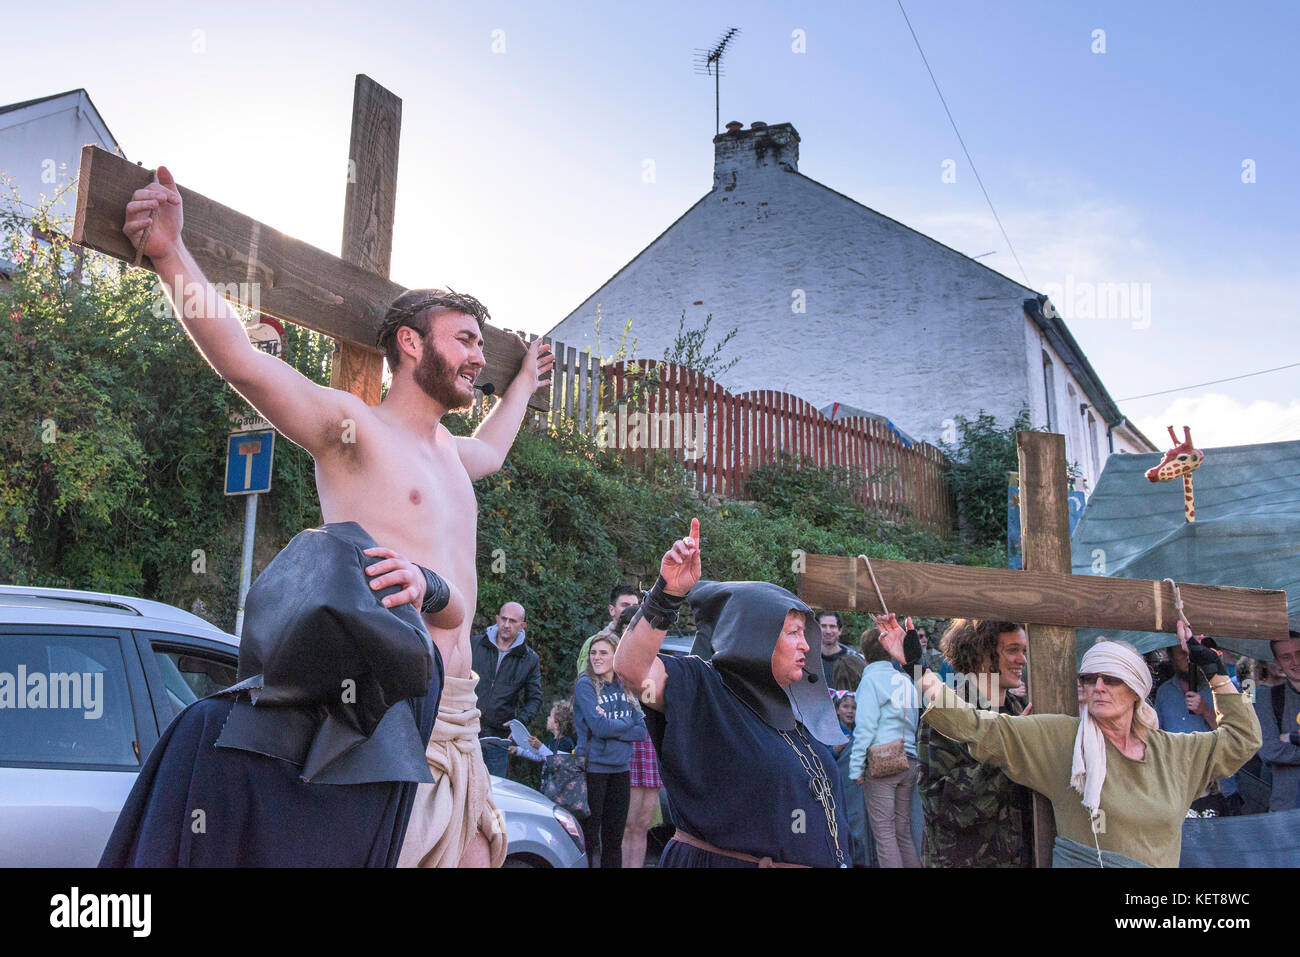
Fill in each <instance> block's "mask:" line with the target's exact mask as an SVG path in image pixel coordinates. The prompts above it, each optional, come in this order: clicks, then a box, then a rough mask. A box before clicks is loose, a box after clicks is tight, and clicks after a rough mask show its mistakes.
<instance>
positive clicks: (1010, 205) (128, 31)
mask: <svg viewBox="0 0 1300 957" xmlns="http://www.w3.org/2000/svg"><path fill="white" fill-rule="evenodd" d="M904 4H905V7H906V9H907V12H908V14H909V16H910V17H911V21H912V25H913V27H914V28H915V30H916V32H917V34H918V36H919V37H920V41H921V44H922V46H923V48H924V50H925V53H926V55H927V57H928V58H929V61H930V65H931V66H932V67H933V69H934V71H935V75H936V76H937V78H938V81H939V84H940V86H941V88H942V90H943V93H944V95H945V97H946V98H947V101H948V105H949V107H950V108H951V109H952V111H953V114H954V116H955V118H956V121H957V124H958V128H959V129H960V130H961V132H962V135H963V136H964V138H965V140H966V144H967V146H968V147H969V148H970V151H971V154H972V156H973V158H974V160H975V163H976V166H977V167H978V169H979V171H980V174H981V176H982V177H983V180H984V183H985V186H986V187H987V188H988V190H989V193H990V195H991V196H992V199H993V202H994V205H995V207H996V208H997V211H998V213H999V215H1000V216H1001V218H1002V221H1003V223H1004V225H1005V226H1006V228H1007V232H1008V233H1009V235H1010V238H1011V242H1012V243H1013V244H1014V246H1015V249H1016V252H1017V253H1018V254H1019V257H1020V260H1021V262H1022V263H1023V264H1024V267H1025V270H1026V272H1027V273H1028V285H1030V286H1031V287H1033V288H1035V289H1039V290H1043V291H1050V290H1049V288H1048V287H1049V284H1052V283H1056V284H1058V285H1063V284H1064V283H1065V282H1066V281H1067V277H1068V278H1069V279H1070V280H1072V281H1073V282H1074V283H1075V284H1076V285H1077V284H1079V283H1099V282H1126V283H1138V284H1149V286H1150V290H1151V293H1150V295H1151V315H1150V317H1149V318H1150V323H1149V326H1148V327H1146V328H1134V325H1135V322H1133V321H1130V320H1129V319H1087V318H1077V317H1076V318H1074V319H1072V320H1070V322H1069V324H1070V327H1071V329H1072V331H1073V332H1074V334H1075V336H1076V338H1077V339H1078V340H1079V341H1080V343H1081V344H1082V346H1083V348H1084V351H1085V352H1086V354H1087V355H1088V357H1089V359H1090V360H1091V361H1092V363H1093V365H1094V367H1095V368H1096V369H1097V370H1098V371H1099V373H1100V374H1101V377H1102V379H1103V381H1104V382H1105V383H1106V385H1107V387H1108V389H1109V390H1110V392H1111V394H1112V395H1113V396H1114V397H1116V398H1117V399H1123V398H1124V397H1127V396H1132V395H1137V394H1139V393H1146V392H1152V391H1156V390H1159V389H1167V388H1172V387H1175V386H1182V385H1189V384H1192V383H1197V382H1203V381H1206V380H1210V379H1217V378H1221V377H1224V376H1230V375H1236V374H1240V373H1244V372H1251V371H1255V370H1258V369H1264V368H1267V367H1270V366H1276V365H1282V364H1284V363H1288V362H1300V332H1297V320H1298V319H1300V315H1298V312H1300V310H1298V309H1297V305H1296V302H1297V299H1298V298H1300V276H1298V274H1297V268H1296V265H1297V263H1298V262H1300V225H1297V224H1298V223H1300V188H1298V187H1297V181H1298V177H1300V130H1297V124H1296V121H1295V117H1296V103H1297V102H1300V67H1297V65H1296V57H1295V52H1294V42H1295V37H1296V36H1297V35H1300V5H1297V4H1293V3H1283V2H1271V3H1269V2H1265V3H1255V4H1250V5H1247V6H1240V5H1236V4H1229V3H1220V4H1210V3H1174V2H1150V3H1141V4H1133V3H1119V2H1115V3H1109V2H1088V3H1078V4H1064V3H1039V2H1010V0H1007V2H990V3H979V4H973V3H964V2H961V3H959V2H938V0H935V2H923V0H904ZM729 26H739V27H740V28H741V29H742V32H741V34H740V35H739V37H738V38H737V39H736V41H735V43H734V47H733V49H732V51H731V52H730V54H729V57H728V62H727V76H725V77H724V78H723V81H722V83H723V88H722V114H723V115H722V121H723V122H724V123H725V122H726V121H727V120H729V119H738V120H741V121H742V122H744V123H746V124H748V123H749V122H751V121H753V120H760V119H761V120H764V121H766V122H768V123H779V122H791V123H793V124H794V125H795V126H796V128H797V129H798V130H799V133H800V135H801V137H802V144H801V150H800V154H801V155H800V169H801V171H802V172H804V173H806V174H807V175H809V176H811V177H813V178H814V179H817V180H819V181H820V182H823V183H825V184H826V185H828V186H831V187H833V188H834V189H837V190H839V191H840V192H843V193H845V194H847V195H849V196H851V197H853V198H854V199H857V200H859V201H861V202H863V203H865V204H867V205H868V206H871V207H873V208H875V209H877V210H879V211H880V212H882V213H885V214H887V215H889V216H892V217H894V218H896V219H898V220H901V221H902V222H904V223H906V224H908V225H910V226H913V227H915V228H917V229H920V230H921V231H923V232H925V233H927V234H929V235H931V236H933V237H934V238H936V239H938V240H940V241H942V242H944V243H947V244H948V245H951V246H953V247H955V248H956V249H959V250H961V251H962V252H965V253H968V254H970V255H978V254H981V253H985V252H989V251H994V254H993V255H991V256H985V257H983V259H982V260H981V261H982V262H984V263H986V264H988V265H990V266H992V267H993V268H995V269H998V270H999V271H1001V272H1003V273H1005V274H1006V275H1008V276H1010V277H1012V278H1014V279H1017V280H1019V281H1022V282H1024V281H1025V276H1024V275H1023V274H1022V273H1021V270H1020V268H1019V267H1018V266H1017V265H1016V263H1015V261H1014V259H1013V258H1012V256H1011V254H1010V251H1009V250H1008V248H1007V243H1006V241H1005V240H1004V239H1003V237H1002V235H1001V234H1000V233H999V231H998V229H997V227H996V225H995V223H994V222H993V218H992V216H991V215H990V213H989V210H988V207H987V205H986V204H985V202H984V199H983V196H982V195H981V193H980V191H979V187H978V185H977V183H976V181H975V177H974V175H973V174H972V173H971V170H970V168H969V166H968V164H967V162H966V160H965V158H964V156H963V154H962V151H961V147H960V145H959V144H958V142H957V140H956V137H955V136H954V134H953V131H952V128H951V127H950V126H949V123H948V120H947V118H946V116H945V115H944V112H943V107H942V105H941V104H940V102H939V100H938V97H937V95H936V93H935V90H934V87H933V86H932V84H931V81H930V78H929V76H928V75H927V73H926V71H925V67H924V65H923V64H922V62H921V58H920V56H919V54H918V53H917V50H916V47H915V45H914V43H913V40H912V37H911V35H910V34H909V33H908V30H907V25H906V24H905V22H904V20H903V16H902V14H901V13H900V11H899V7H898V4H897V2H896V0H869V2H859V3H843V4H812V5H810V4H807V3H792V2H790V3H764V4H757V3H708V2H690V3H685V2H661V3H653V4H617V5H615V4H609V3H564V2H560V3H548V4H536V3H527V4H526V3H474V4H461V3H440V4H432V5H430V4H423V3H419V4H417V3H413V2H384V0H373V2H369V3H366V4H355V3H348V4H343V3H333V2H313V3H302V2H297V0H288V2H284V3H281V4H276V5H274V6H272V7H267V6H263V5H262V4H253V3H244V2H227V3H203V4H183V3H182V4H171V5H163V4H147V5H146V4H137V5H129V4H114V5H113V9H112V11H111V12H107V11H105V10H103V9H101V8H100V7H99V6H98V5H96V4H89V3H71V4H64V5H60V6H59V7H58V8H52V7H36V6H33V5H30V4H28V5H22V7H20V8H18V9H16V10H12V11H9V12H8V13H7V14H6V27H7V29H6V33H7V35H8V39H9V42H8V43H7V44H6V48H7V49H6V57H5V59H4V62H3V63H0V79H2V80H3V89H4V91H5V93H4V95H3V97H0V99H3V101H5V102H13V101H17V100H23V99H28V98H33V97H37V96H44V95H47V94H50V93H54V92H59V91H62V90H65V89H72V88H76V87H85V88H86V89H87V90H88V91H89V92H90V95H91V97H92V98H93V100H94V101H95V104H96V106H97V107H98V108H99V110H100V112H101V113H102V114H103V116H104V118H105V120H106V121H107V123H108V125H109V127H110V129H112V131H113V133H114V134H115V135H116V137H117V138H118V140H119V141H120V143H121V144H122V146H123V148H124V150H125V151H126V153H127V155H128V156H129V157H130V158H131V159H133V160H141V161H143V162H144V163H145V164H146V165H149V166H154V165H157V164H159V163H166V164H167V165H169V166H171V167H172V169H173V172H174V173H175V174H176V175H177V177H178V178H179V179H181V181H182V182H184V183H186V184H187V185H189V186H191V187H192V188H194V189H196V190H198V191H200V192H203V193H205V194H207V195H209V196H212V197H213V198H215V199H218V200H220V201H221V202H224V203H226V204H228V205H230V206H233V207H235V208H237V209H240V210H241V211H243V212H247V213H249V214H250V215H253V216H255V217H257V218H259V219H262V220H264V221H266V222H268V223H270V224H272V225H274V226H276V227H277V228H280V229H282V230H284V231H285V232H288V233H290V234H291V235H295V236H297V237H299V238H301V239H304V240H307V241H309V242H312V243H314V244H316V245H318V246H320V247H322V248H324V249H328V250H330V251H335V252H336V251H337V250H338V243H339V236H340V233H341V229H342V201H343V192H344V174H345V160H346V157H347V147H348V134H349V120H350V113H351V97H352V86H353V77H354V75H355V74H356V73H358V72H363V73H366V74H368V75H370V76H372V77H373V78H374V79H375V80H377V81H378V82H380V83H382V84H384V85H385V86H387V87H388V88H389V89H391V90H393V91H394V92H395V93H397V94H398V95H399V96H400V97H402V99H403V104H404V113H403V127H402V155H401V170H400V175H399V183H398V209H397V228H396V235H395V246H394V258H393V278H394V279H395V280H396V281H398V282H401V283H404V284H408V285H427V284H451V285H453V286H455V287H456V288H457V289H463V290H466V291H470V292H473V293H475V294H476V295H478V296H480V297H481V298H482V299H483V300H484V301H485V302H486V303H487V304H488V306H489V308H491V309H492V311H493V314H494V316H495V317H496V318H497V320H498V321H499V322H500V323H501V324H503V325H505V326H508V327H511V328H517V329H525V330H531V331H542V330H545V329H547V328H549V327H550V326H551V325H553V324H554V323H555V322H557V321H558V320H559V319H561V318H563V317H564V316H565V315H566V314H568V313H569V312H570V311H571V310H572V309H573V308H574V307H576V306H577V305H578V304H579V303H580V302H581V301H582V300H583V299H584V298H585V297H586V296H587V295H589V294H590V293H591V291H593V290H594V289H595V288H596V287H597V286H599V285H600V284H601V283H602V282H603V281H604V280H605V279H607V278H608V277H609V276H610V275H611V274H612V273H613V272H615V271H616V270H617V269H618V268H619V267H620V266H622V265H623V264H624V263H625V262H626V261H627V260H628V259H630V258H632V257H633V256H634V255H635V254H636V253H637V252H639V251H640V250H641V249H642V248H643V247H644V246H645V245H646V244H648V243H649V242H650V240H652V239H653V238H654V237H655V236H656V235H658V233H659V232H660V231H661V230H662V229H663V228H664V227H666V226H667V225H668V224H669V223H671V222H672V221H673V220H674V219H675V218H676V217H677V216H678V215H680V214H681V213H682V212H683V211H684V210H685V209H686V208H687V207H688V206H689V205H690V204H691V203H693V202H694V201H695V200H697V199H698V198H699V197H700V196H701V195H703V194H704V193H705V192H706V191H707V190H708V188H709V186H710V185H711V177H712V147H711V145H710V139H711V137H712V135H713V130H714V126H713V89H712V81H711V80H709V79H706V78H704V77H700V76H696V75H695V74H694V73H693V71H692V53H693V51H694V49H695V48H697V47H703V46H707V45H709V44H710V43H711V42H712V41H713V40H714V39H715V38H716V37H717V36H718V35H719V34H720V33H721V32H722V31H723V30H724V29H725V28H727V27H729ZM796 29H798V30H802V31H804V35H805V37H806V52H805V53H795V52H793V51H792V32H793V31H795V30H796ZM1099 29H1100V30H1104V31H1105V47H1106V50H1105V52H1104V53H1094V52H1092V47H1093V46H1094V45H1095V41H1094V39H1093V31H1094V30H1099ZM498 30H499V31H503V34H497V35H496V41H497V45H498V46H500V44H501V40H502V39H503V40H504V47H505V48H504V51H503V52H493V44H494V33H493V32H494V31H498ZM196 31H199V32H196ZM647 159H650V160H653V161H654V169H655V181H654V182H653V183H645V182H643V178H642V170H643V161H644V160H647ZM946 159H953V160H955V163H956V166H955V170H956V177H957V181H956V182H955V183H944V182H942V180H941V172H942V164H943V162H944V160H946ZM1247 159H1250V160H1254V162H1255V171H1256V173H1255V175H1256V182H1254V183H1251V184H1245V183H1243V182H1242V163H1243V161H1244V160H1247ZM0 165H3V158H0ZM1067 316H1068V313H1067ZM1136 324H1137V325H1143V323H1142V322H1138V323H1136ZM736 342H737V343H738V344H739V346H740V348H744V347H745V344H744V342H743V333H742V336H741V337H740V338H738V339H737V340H736ZM897 360H898V361H899V362H906V361H907V357H906V356H901V355H900V356H898V357H897ZM959 363H960V357H959V356H954V364H955V365H959ZM1176 403H1177V404H1176ZM1121 407H1122V409H1123V410H1124V411H1125V412H1126V413H1127V414H1128V415H1129V416H1130V417H1131V418H1133V419H1134V420H1135V421H1137V422H1138V423H1139V424H1140V425H1142V426H1143V427H1144V428H1145V429H1146V431H1147V434H1148V435H1149V437H1150V438H1151V439H1152V440H1153V441H1156V442H1157V444H1163V439H1162V437H1161V435H1160V434H1154V433H1155V428H1156V425H1157V424H1159V425H1163V424H1164V422H1165V419H1166V417H1171V416H1175V415H1177V416H1181V418H1178V419H1177V420H1176V421H1175V420H1174V419H1173V418H1169V421H1171V422H1174V424H1176V425H1182V424H1183V423H1184V422H1185V421H1186V422H1187V423H1188V424H1190V425H1192V427H1193V436H1194V438H1196V439H1197V441H1198V443H1199V444H1202V445H1207V446H1208V445H1223V444H1232V443H1233V442H1237V441H1271V440H1281V439H1300V368H1297V369H1292V370H1288V371H1285V372H1277V373H1272V374H1270V375H1266V376H1259V377H1256V378H1252V379H1245V380H1242V381H1240V382H1234V383H1227V384H1224V385H1220V386H1215V387H1212V388H1208V389H1200V390H1196V391H1192V392H1186V393H1179V394H1175V395H1169V396H1160V397H1157V398H1152V399H1142V400H1137V401H1132V402H1121ZM881 411H883V412H888V410H881Z"/></svg>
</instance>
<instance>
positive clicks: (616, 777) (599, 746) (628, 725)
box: [573, 636, 646, 868]
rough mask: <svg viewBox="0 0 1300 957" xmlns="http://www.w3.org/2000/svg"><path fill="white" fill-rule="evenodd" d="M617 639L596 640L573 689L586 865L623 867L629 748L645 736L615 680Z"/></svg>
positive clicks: (641, 719)
mask: <svg viewBox="0 0 1300 957" xmlns="http://www.w3.org/2000/svg"><path fill="white" fill-rule="evenodd" d="M617 648H618V639H616V638H613V637H605V636H598V637H597V638H595V639H594V640H593V641H592V643H591V649H590V650H589V651H588V653H587V667H586V669H585V670H584V672H583V675H582V677H581V678H579V679H578V683H577V685H576V686H575V687H574V689H573V722H574V725H575V727H576V729H577V732H578V752H579V753H584V754H586V755H587V803H588V804H589V805H590V806H591V816H590V817H589V818H587V820H586V821H584V822H583V826H582V831H583V835H584V837H585V838H586V844H587V863H588V865H589V866H592V867H595V866H596V860H597V857H599V860H600V866H601V867H602V868H604V867H622V866H623V829H624V828H625V827H626V826H627V810H628V804H629V803H630V800H631V793H632V791H631V775H630V774H629V773H628V765H629V762H630V761H631V758H632V742H634V741H640V740H641V739H642V738H644V737H645V736H646V727H645V716H644V715H642V713H641V707H640V705H639V704H638V703H637V701H636V698H635V697H634V696H632V695H629V694H628V693H627V692H625V691H624V690H623V684H622V682H620V681H619V680H618V678H616V677H615V676H614V651H615V649H617Z"/></svg>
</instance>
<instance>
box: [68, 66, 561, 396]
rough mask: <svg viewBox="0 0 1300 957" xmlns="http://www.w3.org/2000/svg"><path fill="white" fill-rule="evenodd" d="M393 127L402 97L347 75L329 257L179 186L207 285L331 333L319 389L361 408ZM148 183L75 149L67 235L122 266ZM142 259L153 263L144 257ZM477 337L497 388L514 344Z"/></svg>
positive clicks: (377, 371) (385, 263)
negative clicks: (135, 206) (343, 179)
mask: <svg viewBox="0 0 1300 957" xmlns="http://www.w3.org/2000/svg"><path fill="white" fill-rule="evenodd" d="M401 123H402V101H401V100H400V99H398V98H397V97H396V96H394V95H393V94H392V93H390V92H389V91H388V90H386V89H384V88H383V87H382V86H380V85H379V84H378V83H376V82H375V81H374V80H371V79H370V78H369V77H367V76H364V75H360V74H358V76H357V79H356V88H355V93H354V97H353V104H352V141H351V147H350V150H349V154H348V182H347V192H346V198H345V206H344V214H343V246H342V254H343V255H342V257H341V258H340V257H338V256H332V255H330V254H329V253H327V252H324V251H323V250H320V249H317V248H316V247H314V246H310V245H308V244H307V243H304V242H301V241H300V240H297V239H293V238H292V237H290V236H286V235H285V234H284V233H281V232H279V231H278V230H275V229H272V228H271V227H270V226H267V225H265V224H263V223H259V222H257V221H256V220H254V219H250V218H249V217H248V216H245V215H243V214H241V213H238V212H236V211H235V210H233V209H230V208H229V207H227V206H222V205H221V204H220V203H216V202H214V201H213V200H210V199H208V198H207V197H206V196H201V195H199V194H198V193H195V192H193V191H192V190H188V189H186V188H185V187H184V186H179V189H180V193H181V198H182V200H183V201H184V210H185V228H184V232H183V233H182V239H183V240H184V242H185V246H186V248H188V249H189V250H190V252H191V253H192V254H193V255H194V259H195V261H196V262H197V263H198V264H199V267H200V268H201V269H202V270H203V272H204V275H206V276H207V278H208V281H209V282H210V283H212V284H213V285H214V286H216V287H217V288H218V289H219V290H221V291H222V292H223V293H224V294H225V295H226V298H228V299H233V300H235V301H237V302H240V303H242V304H243V305H246V306H255V307H256V308H258V309H259V310H260V311H261V312H262V313H264V314H266V315H269V316H275V317H276V318H278V319H282V320H285V321H288V322H292V323H295V324H297V325H300V326H306V327H307V328H309V329H314V330H316V331H317V332H322V333H324V334H325V335H328V336H331V337H332V338H333V339H334V340H335V343H336V348H335V354H334V362H333V364H332V367H331V373H330V384H331V385H332V386H333V387H334V388H336V389H345V390H347V391H349V392H352V393H353V394H354V395H357V396H359V397H360V398H361V399H363V400H364V401H365V402H367V403H368V404H370V405H377V404H378V403H379V400H380V388H381V379H382V373H383V355H382V353H380V352H379V351H378V350H377V349H376V348H375V333H376V331H377V330H378V328H379V324H380V322H382V320H383V317H384V313H385V312H387V311H388V307H389V305H390V304H391V303H392V301H393V300H394V299H396V298H397V297H398V296H399V295H401V294H402V293H403V292H404V291H405V287H403V286H399V285H398V284H396V283H394V282H391V281H389V279H388V268H389V260H390V257H391V253H392V248H393V215H394V209H395V207H396V198H397V147H398V139H399V134H400V130H401ZM152 180H153V171H152V170H148V169H144V168H142V167H139V166H136V165H135V164H133V163H130V162H128V161H127V160H124V159H122V158H121V157H119V156H115V155H114V154H112V153H109V152H107V151H106V150H103V149H100V148H99V147H97V146H86V147H84V148H83V149H82V151H81V170H80V172H79V175H78V177H77V218H76V225H75V227H74V229H73V234H72V239H73V242H75V243H78V244H80V245H82V246H85V247H88V248H90V249H94V250H98V251H99V252H102V253H106V254H107V255H109V256H113V257H115V258H117V259H121V260H124V261H125V262H134V260H135V254H136V252H135V248H134V247H133V246H132V245H131V242H130V241H129V240H128V239H127V238H126V236H125V234H123V232H122V224H123V222H124V221H125V218H126V204H127V203H128V202H129V201H130V199H131V194H132V193H134V192H135V191H136V190H137V189H140V188H141V187H143V186H146V185H148V184H149V183H150V182H152ZM143 265H144V266H145V267H147V268H150V269H152V268H153V265H152V263H151V262H150V261H149V260H148V259H145V260H144V263H143ZM161 278H163V280H164V281H168V278H167V277H161ZM419 285H434V283H433V282H432V281H431V280H426V281H422V282H421V283H420V284H419ZM483 340H484V343H483V355H484V358H485V360H486V363H487V364H486V366H485V367H484V369H483V372H482V374H481V375H480V376H479V382H480V383H487V382H491V383H492V384H493V385H494V386H495V387H496V389H497V391H498V392H504V391H505V388H506V386H508V385H509V384H510V382H511V380H512V379H513V378H514V376H515V374H516V373H517V372H518V371H519V366H520V363H521V361H522V360H523V355H524V350H525V348H526V346H525V345H524V343H523V340H521V339H520V338H519V337H518V336H516V335H514V334H513V333H510V332H506V331H505V330H504V329H499V328H497V327H495V326H492V325H490V324H485V325H484V328H483ZM529 404H530V405H531V406H532V407H533V408H536V409H540V410H542V411H546V410H547V409H548V408H549V396H548V395H546V394H543V393H534V394H533V395H532V397H531V398H530V399H529Z"/></svg>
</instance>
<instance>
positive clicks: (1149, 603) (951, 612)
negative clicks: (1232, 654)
mask: <svg viewBox="0 0 1300 957" xmlns="http://www.w3.org/2000/svg"><path fill="white" fill-rule="evenodd" d="M871 567H872V568H873V569H874V570H875V573H876V580H877V581H878V582H879V583H880V590H881V591H882V592H883V593H884V595H885V600H886V601H887V602H888V604H889V608H890V610H891V611H897V612H899V613H900V614H908V615H914V616H916V617H918V618H920V617H926V618H992V617H994V616H996V617H997V618H998V619H999V620H1001V621H1023V622H1033V623H1036V624H1043V625H1062V626H1067V627H1075V628H1112V629H1115V630H1116V631H1121V630H1123V631H1152V632H1169V633H1174V632H1175V627H1176V622H1177V621H1178V613H1177V612H1176V611H1175V610H1174V597H1173V590H1172V589H1171V588H1170V587H1169V586H1168V585H1167V584H1165V583H1164V582H1154V581H1143V580H1141V579H1135V578H1100V577H1096V576H1093V575H1058V574H1053V573H1050V572H1035V571H1029V570H1025V571H1013V570H1011V569H1006V568H971V567H969V566H966V565H937V564H930V563H926V562H895V561H885V560H883V559H874V558H873V559H872V560H871ZM1178 588H1179V591H1180V592H1181V593H1182V596H1183V609H1184V612H1185V613H1186V615H1187V618H1188V620H1189V621H1191V622H1192V624H1193V626H1194V627H1195V628H1196V630H1197V631H1198V632H1203V633H1205V634H1207V635H1221V636H1225V637H1233V638H1256V639H1259V640H1261V641H1268V640H1272V639H1277V638H1286V637H1287V617H1286V592H1284V591H1275V590H1271V589H1259V588H1229V587H1225V586H1221V585H1196V584H1183V583H1182V582H1179V583H1178ZM799 597H800V598H802V599H803V600H804V601H805V602H807V603H808V604H809V605H811V606H813V607H814V608H834V609H838V610H840V611H858V612H877V613H878V612H880V610H881V608H880V602H878V601H877V600H876V593H875V590H874V589H873V588H872V587H871V578H870V576H869V575H868V574H867V568H866V565H865V564H863V563H862V562H861V561H859V560H858V559H856V558H846V557H843V556H839V555H808V556H807V557H806V559H805V566H804V573H803V575H802V576H801V577H800V580H799Z"/></svg>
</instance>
